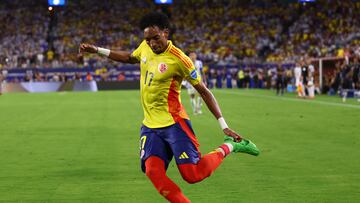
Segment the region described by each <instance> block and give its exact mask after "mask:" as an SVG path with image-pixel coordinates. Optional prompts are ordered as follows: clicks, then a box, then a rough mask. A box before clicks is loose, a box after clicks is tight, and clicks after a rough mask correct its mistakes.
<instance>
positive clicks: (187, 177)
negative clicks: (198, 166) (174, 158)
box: [181, 174, 203, 184]
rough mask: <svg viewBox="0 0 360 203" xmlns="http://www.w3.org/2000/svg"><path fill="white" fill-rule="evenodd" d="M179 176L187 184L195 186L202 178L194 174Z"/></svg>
mask: <svg viewBox="0 0 360 203" xmlns="http://www.w3.org/2000/svg"><path fill="white" fill-rule="evenodd" d="M181 176H182V178H183V179H184V180H185V181H186V182H187V183H189V184H195V183H198V182H200V181H202V180H203V178H201V177H200V176H198V175H196V174H181Z"/></svg>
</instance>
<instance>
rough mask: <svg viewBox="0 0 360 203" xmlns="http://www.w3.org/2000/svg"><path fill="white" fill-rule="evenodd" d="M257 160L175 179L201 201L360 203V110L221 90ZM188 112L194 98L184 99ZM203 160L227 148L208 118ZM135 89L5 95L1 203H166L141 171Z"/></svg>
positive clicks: (243, 158) (203, 124)
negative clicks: (198, 177) (194, 179)
mask: <svg viewBox="0 0 360 203" xmlns="http://www.w3.org/2000/svg"><path fill="white" fill-rule="evenodd" d="M214 94H215V96H216V97H217V99H218V101H219V103H220V105H221V107H222V111H223V114H224V117H225V118H226V120H227V122H228V124H229V126H231V127H232V128H233V129H235V130H237V131H239V132H240V133H242V134H243V135H244V136H245V137H247V138H249V139H251V140H252V141H254V142H255V143H256V144H257V145H258V147H259V148H260V149H261V150H262V152H261V154H260V156H259V157H252V156H249V155H244V154H233V155H230V156H229V157H228V158H227V159H226V160H225V161H224V163H223V164H222V165H221V166H220V168H219V169H218V170H217V171H216V172H215V173H214V174H213V175H212V176H211V177H210V178H208V179H206V180H205V181H203V182H201V183H198V184H195V185H189V184H187V183H186V182H185V181H183V180H182V179H181V177H180V174H179V173H178V171H177V169H176V165H174V163H173V162H172V163H171V165H170V167H169V170H168V175H169V176H170V177H171V178H172V179H173V180H174V181H175V182H176V183H178V184H179V186H180V187H181V188H182V190H183V191H184V193H185V194H186V196H188V197H189V198H190V199H191V200H192V201H193V202H194V203H198V202H205V203H210V202H211V203H225V202H246V203H248V202H256V203H260V202H276V203H277V202H360V103H359V102H357V101H356V100H355V99H349V100H348V101H347V103H342V102H341V99H340V98H339V97H327V96H322V97H319V98H317V99H316V100H314V101H308V100H300V99H295V96H294V95H286V96H284V97H276V96H275V94H274V92H272V91H248V90H214ZM182 98H183V103H184V104H185V106H186V109H187V111H188V112H189V113H190V112H191V111H190V105H189V101H188V96H187V95H186V94H185V91H184V92H183V95H182ZM191 119H192V123H193V126H194V130H195V132H196V134H197V136H198V139H199V142H200V144H201V147H200V149H201V151H202V152H203V153H206V152H209V151H211V150H212V149H214V148H216V147H217V146H218V145H219V144H220V143H222V138H223V136H222V132H221V130H220V127H219V125H218V124H217V121H216V120H215V119H214V118H213V117H212V115H211V114H210V112H209V111H207V110H205V111H204V114H203V115H200V116H193V115H191ZM141 121H142V109H141V106H140V100H139V92H138V91H109V92H97V93H89V92H82V93H50V94H5V95H2V96H0V202H34V203H39V202H66V203H77V202H86V203H88V202H96V203H97V202H104V203H108V202H110V203H111V202H125V203H129V202H134V203H135V202H136V203H155V202H165V200H163V198H162V197H161V196H160V195H159V194H157V192H156V190H155V188H153V186H152V184H151V183H150V181H149V180H148V179H147V178H146V177H145V175H144V174H143V173H142V172H141V170H140V168H139V152H138V138H139V128H140V125H141Z"/></svg>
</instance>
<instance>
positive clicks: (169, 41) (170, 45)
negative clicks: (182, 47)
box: [163, 40, 173, 53]
mask: <svg viewBox="0 0 360 203" xmlns="http://www.w3.org/2000/svg"><path fill="white" fill-rule="evenodd" d="M167 42H168V47H167V48H166V50H165V51H164V52H163V53H166V52H168V51H169V50H170V49H171V47H172V46H173V44H172V42H171V40H168V41H167Z"/></svg>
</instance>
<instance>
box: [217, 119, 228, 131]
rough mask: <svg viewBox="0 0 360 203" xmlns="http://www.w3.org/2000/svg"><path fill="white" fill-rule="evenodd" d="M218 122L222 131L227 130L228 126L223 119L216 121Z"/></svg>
mask: <svg viewBox="0 0 360 203" xmlns="http://www.w3.org/2000/svg"><path fill="white" fill-rule="evenodd" d="M218 121H219V124H220V126H221V129H223V130H224V129H225V128H229V126H228V125H227V124H226V122H225V119H224V118H223V117H220V118H219V119H218Z"/></svg>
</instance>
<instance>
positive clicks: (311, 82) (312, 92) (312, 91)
mask: <svg viewBox="0 0 360 203" xmlns="http://www.w3.org/2000/svg"><path fill="white" fill-rule="evenodd" d="M307 63H308V82H307V85H306V87H307V91H308V98H309V99H314V98H315V83H314V75H315V67H314V65H312V64H311V60H310V59H309V60H308V61H307Z"/></svg>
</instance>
